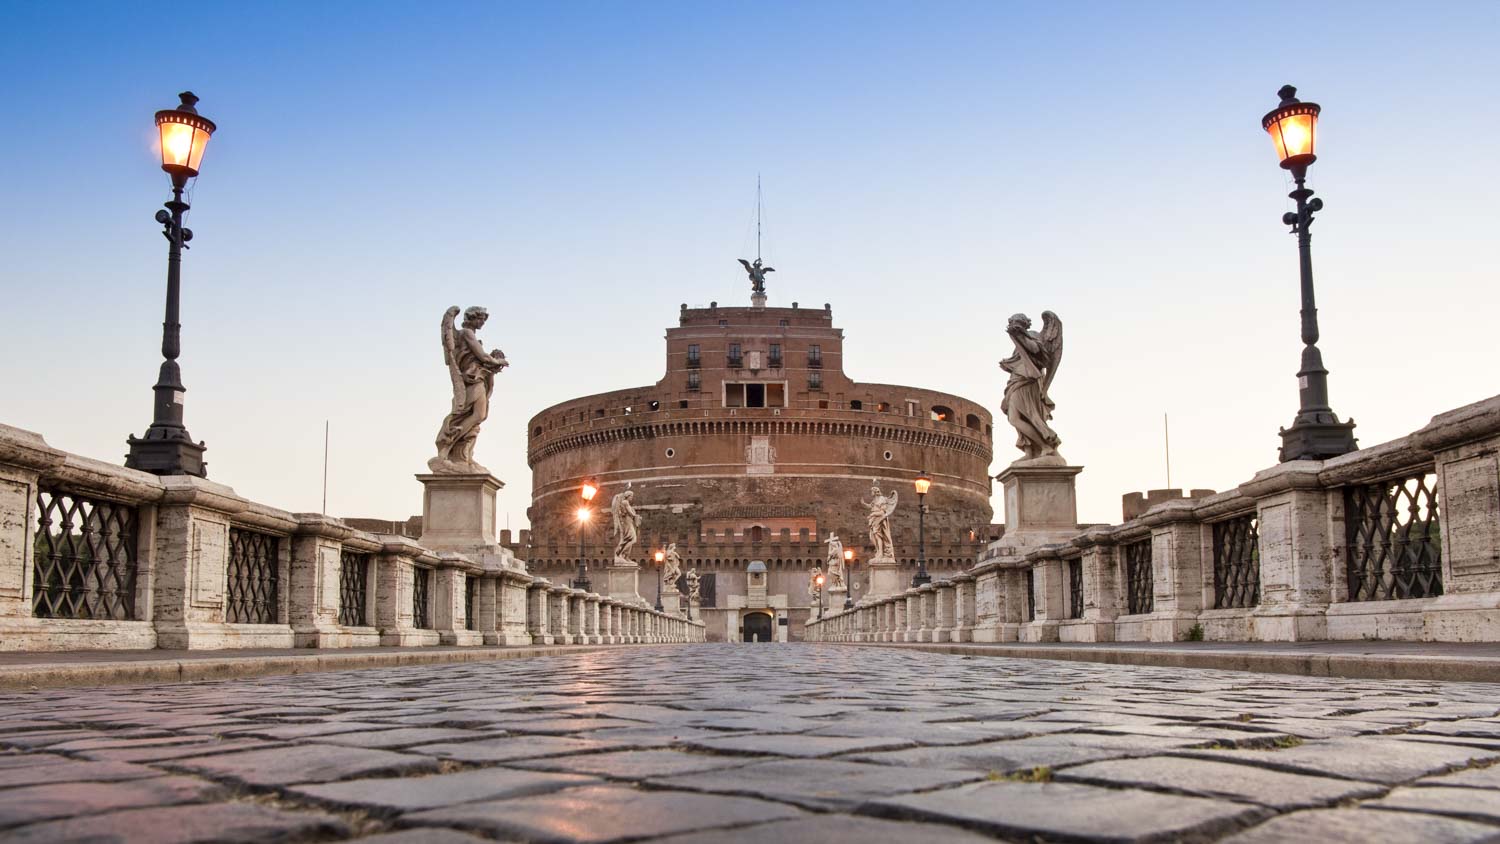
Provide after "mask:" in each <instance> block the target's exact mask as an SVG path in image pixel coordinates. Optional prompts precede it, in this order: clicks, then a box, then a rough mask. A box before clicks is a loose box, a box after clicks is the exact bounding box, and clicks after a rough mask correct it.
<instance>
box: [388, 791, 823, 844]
mask: <svg viewBox="0 0 1500 844" xmlns="http://www.w3.org/2000/svg"><path fill="white" fill-rule="evenodd" d="M800 816H802V813H801V812H799V811H798V810H796V809H793V808H791V807H790V806H783V805H781V804H779V803H770V802H767V801H764V800H750V799H746V798H743V797H721V796H708V795H703V794H690V793H687V792H681V791H640V790H637V789H633V788H629V787H624V786H609V787H590V788H570V789H568V790H566V791H560V792H557V793H555V794H548V795H544V796H542V797H524V798H520V799H516V800H494V801H487V802H484V803H465V804H463V805H461V806H450V807H448V808H446V809H435V810H432V811H427V812H418V813H415V814H412V815H407V816H405V817H403V818H402V820H401V822H402V823H403V824H407V823H412V824H433V825H447V826H455V827H459V828H462V829H471V830H478V831H481V832H484V833H486V834H489V835H500V836H514V837H517V838H521V839H524V840H528V841H531V840H542V841H563V842H574V841H578V842H605V841H617V840H620V839H623V838H644V837H650V836H653V835H667V834H670V833H674V832H692V831H695V830H705V829H717V828H723V827H738V826H744V825H748V824H751V823H757V822H762V821H772V820H780V819H782V818H794V817H800Z"/></svg>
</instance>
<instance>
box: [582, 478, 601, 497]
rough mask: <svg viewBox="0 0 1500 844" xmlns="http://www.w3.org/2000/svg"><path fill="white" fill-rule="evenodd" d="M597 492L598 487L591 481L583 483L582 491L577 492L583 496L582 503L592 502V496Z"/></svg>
mask: <svg viewBox="0 0 1500 844" xmlns="http://www.w3.org/2000/svg"><path fill="white" fill-rule="evenodd" d="M598 492H599V487H598V486H595V484H594V482H593V481H584V482H583V489H581V490H579V494H581V495H582V496H583V500H584V501H593V500H594V495H595V494H596V493H598Z"/></svg>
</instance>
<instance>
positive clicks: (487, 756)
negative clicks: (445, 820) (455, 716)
mask: <svg viewBox="0 0 1500 844" xmlns="http://www.w3.org/2000/svg"><path fill="white" fill-rule="evenodd" d="M629 746H630V743H629V742H623V741H601V740H598V739H592V738H574V737H572V736H507V737H505V738H495V739H484V740H482V741H471V742H468V743H466V744H423V745H418V746H416V747H411V748H407V752H409V753H423V754H426V755H428V756H436V757H439V758H443V759H457V760H460V761H463V762H508V761H511V760H513V759H536V758H540V757H543V756H564V755H567V754H570V753H590V752H595V751H603V750H623V749H625V748H627V747H629Z"/></svg>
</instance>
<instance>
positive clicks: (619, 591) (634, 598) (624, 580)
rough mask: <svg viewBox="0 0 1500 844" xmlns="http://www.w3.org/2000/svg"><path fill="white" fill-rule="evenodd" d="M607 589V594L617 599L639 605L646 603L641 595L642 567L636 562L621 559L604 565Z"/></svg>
mask: <svg viewBox="0 0 1500 844" xmlns="http://www.w3.org/2000/svg"><path fill="white" fill-rule="evenodd" d="M604 571H605V580H606V584H607V591H606V593H605V594H607V595H609V597H611V598H614V599H615V600H616V601H623V602H625V603H627V604H633V605H635V606H638V607H643V606H645V605H646V599H645V598H642V597H641V592H640V576H641V567H640V566H639V565H637V564H636V563H622V562H620V561H619V560H616V561H614V562H613V563H610V564H609V565H608V566H605V567H604Z"/></svg>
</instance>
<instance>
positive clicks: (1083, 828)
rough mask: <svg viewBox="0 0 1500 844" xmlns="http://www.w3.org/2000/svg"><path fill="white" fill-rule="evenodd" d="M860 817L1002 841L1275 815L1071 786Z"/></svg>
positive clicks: (1216, 828) (891, 806) (1124, 834)
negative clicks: (974, 830)
mask: <svg viewBox="0 0 1500 844" xmlns="http://www.w3.org/2000/svg"><path fill="white" fill-rule="evenodd" d="M861 811H862V812H865V813H870V814H880V815H886V816H895V817H906V816H912V817H916V818H919V819H928V820H940V821H947V822H949V823H960V824H964V825H967V826H974V827H978V828H982V829H985V830H988V831H991V832H995V833H999V834H1001V835H1012V836H1040V837H1043V838H1054V837H1055V838H1061V839H1087V840H1089V841H1119V842H1126V841H1136V840H1142V839H1173V840H1178V839H1189V838H1202V837H1206V836H1212V835H1217V834H1221V833H1223V832H1228V831H1231V830H1234V829H1237V828H1238V827H1239V826H1242V825H1244V824H1247V823H1250V822H1253V821H1255V820H1258V819H1259V818H1261V817H1265V816H1268V815H1269V814H1270V811H1269V810H1267V809H1265V808H1262V807H1259V806H1249V805H1246V804H1243V803H1229V802H1226V801H1222V800H1208V799H1204V798H1201V797H1179V796H1177V795H1173V794H1158V793H1155V792H1150V791H1121V790H1115V789H1110V788H1095V787H1093V786H1088V785H1073V784H1069V783H1019V782H992V783H983V784H979V785H967V786H961V787H959V788H950V789H946V790H943V791H932V792H927V793H925V794H912V795H907V796H904V797H894V798H887V799H883V800H877V801H875V802H873V803H871V804H868V805H866V806H865V807H864V808H863V809H862V810H861Z"/></svg>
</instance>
